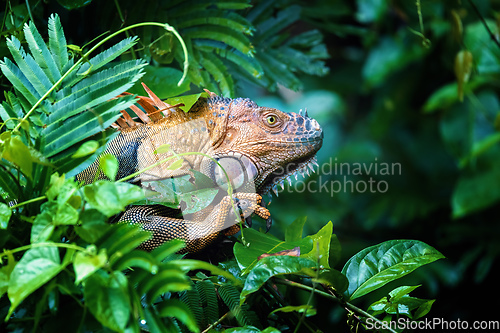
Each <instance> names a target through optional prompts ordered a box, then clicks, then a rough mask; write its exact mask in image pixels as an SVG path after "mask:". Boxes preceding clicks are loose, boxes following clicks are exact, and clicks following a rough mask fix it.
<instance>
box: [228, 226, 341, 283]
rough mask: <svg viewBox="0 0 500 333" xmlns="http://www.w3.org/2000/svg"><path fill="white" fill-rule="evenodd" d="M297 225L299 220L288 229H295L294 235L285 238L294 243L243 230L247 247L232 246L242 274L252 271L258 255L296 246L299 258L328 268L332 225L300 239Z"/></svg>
mask: <svg viewBox="0 0 500 333" xmlns="http://www.w3.org/2000/svg"><path fill="white" fill-rule="evenodd" d="M299 224H300V220H298V221H296V222H294V223H293V224H292V226H291V228H290V229H291V230H294V229H297V230H296V231H295V233H296V235H293V236H291V235H290V234H288V236H287V237H289V238H291V239H297V240H294V241H282V240H280V239H278V238H276V237H274V236H272V235H270V234H264V233H262V232H259V231H256V230H254V229H250V228H248V229H244V230H243V235H244V237H245V241H246V242H248V246H244V245H242V244H240V243H235V244H234V255H235V257H236V260H237V261H238V265H239V266H240V268H241V269H242V274H247V273H248V272H249V271H250V270H251V269H253V267H254V266H255V265H256V264H257V263H258V260H259V259H258V258H259V256H260V255H262V254H264V253H266V254H271V253H276V252H279V251H283V250H291V249H293V248H295V247H297V246H298V247H299V248H300V256H301V257H305V258H310V259H311V260H315V261H317V260H319V263H320V265H322V266H323V267H326V268H328V267H330V265H329V262H328V261H329V250H330V242H331V238H332V232H333V224H332V223H331V222H329V223H327V224H326V225H325V226H324V227H323V228H321V230H319V231H318V232H317V233H316V234H314V235H310V236H307V237H305V238H302V239H300V238H298V237H299V233H300V237H302V231H301V230H300V231H299V230H298V229H301V228H300V226H299ZM316 244H317V246H316Z"/></svg>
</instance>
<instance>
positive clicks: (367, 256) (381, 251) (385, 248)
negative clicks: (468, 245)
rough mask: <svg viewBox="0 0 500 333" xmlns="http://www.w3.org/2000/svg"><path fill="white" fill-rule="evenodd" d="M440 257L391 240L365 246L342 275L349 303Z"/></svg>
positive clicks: (416, 244) (431, 250)
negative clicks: (346, 282)
mask: <svg viewBox="0 0 500 333" xmlns="http://www.w3.org/2000/svg"><path fill="white" fill-rule="evenodd" d="M442 258H444V256H443V255H442V254H441V253H439V252H438V251H437V250H436V249H434V248H433V247H432V246H429V245H427V244H425V243H423V242H420V241H415V240H392V241H387V242H384V243H381V244H378V245H374V246H371V247H368V248H366V249H364V250H362V251H360V252H358V253H357V254H355V255H354V256H353V257H351V258H350V259H349V260H348V261H347V263H346V264H345V266H344V268H343V269H342V274H344V275H345V276H347V279H348V280H349V288H348V290H347V291H346V293H345V294H346V296H347V297H348V298H349V300H353V299H355V298H358V297H361V296H363V295H366V294H367V293H369V292H371V291H373V290H376V289H378V288H380V287H382V286H384V285H385V284H387V283H389V282H391V281H394V280H396V279H399V278H401V277H403V276H405V275H407V274H409V273H411V272H413V271H414V270H415V269H417V268H419V267H421V266H423V265H426V264H429V263H431V262H433V261H436V260H438V259H442Z"/></svg>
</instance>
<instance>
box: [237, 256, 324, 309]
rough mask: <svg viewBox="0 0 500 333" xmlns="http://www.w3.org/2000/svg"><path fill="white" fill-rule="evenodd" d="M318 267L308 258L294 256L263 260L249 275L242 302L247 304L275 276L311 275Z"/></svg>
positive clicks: (242, 293)
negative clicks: (250, 296)
mask: <svg viewBox="0 0 500 333" xmlns="http://www.w3.org/2000/svg"><path fill="white" fill-rule="evenodd" d="M316 267H317V263H316V262H314V261H312V260H310V259H307V258H300V257H292V256H271V257H265V258H262V259H261V260H259V262H258V263H257V264H256V265H255V266H254V268H253V269H252V270H251V271H250V273H248V276H247V278H246V280H245V286H244V287H243V290H242V291H241V300H240V302H241V303H243V302H245V299H246V298H247V297H248V295H250V294H251V293H254V292H256V291H257V290H259V289H260V288H261V287H262V286H263V285H264V283H265V282H266V281H267V280H269V279H270V278H271V277H273V276H277V275H283V274H301V275H303V274H306V275H310V274H309V273H310V272H311V269H314V268H316Z"/></svg>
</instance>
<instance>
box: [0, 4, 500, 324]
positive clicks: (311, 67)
mask: <svg viewBox="0 0 500 333" xmlns="http://www.w3.org/2000/svg"><path fill="white" fill-rule="evenodd" d="M97 3H99V4H98V5H99V10H98V11H97V10H96V9H97ZM51 13H58V14H51ZM493 14H494V11H493V8H491V7H490V4H489V2H486V1H484V2H481V4H479V3H478V4H477V6H476V5H475V4H474V3H473V2H472V1H468V2H455V1H449V2H430V1H417V2H416V5H415V2H414V1H395V2H390V3H389V2H384V1H381V2H372V1H363V0H358V1H356V2H351V1H338V2H335V4H334V5H333V4H330V2H329V1H326V0H325V1H316V2H314V3H312V4H308V5H305V4H303V3H301V2H299V1H287V0H283V1H276V2H274V1H273V2H271V1H252V2H248V1H242V0H238V1H202V0H193V1H159V2H158V3H155V4H154V5H146V6H145V5H144V4H143V3H139V2H137V1H127V0H123V1H114V2H109V1H108V2H105V3H104V2H102V3H101V2H99V1H97V0H94V1H89V0H87V1H63V0H58V1H48V2H47V3H41V2H40V3H37V4H34V5H33V4H32V7H29V6H28V5H27V3H25V2H18V1H7V4H6V7H5V10H4V12H3V15H2V17H3V21H2V29H1V33H2V35H4V36H5V37H7V39H6V42H5V43H3V42H2V44H0V55H1V56H2V57H5V58H4V59H3V60H2V61H1V62H0V69H1V71H2V75H3V76H2V77H1V78H0V80H1V83H2V89H3V90H4V92H5V93H4V101H3V102H2V104H1V106H0V118H1V119H2V123H1V130H0V154H1V157H2V159H1V160H0V244H1V245H2V248H3V249H4V251H3V253H2V254H1V255H2V257H1V264H2V266H1V268H0V295H2V296H1V298H0V315H1V316H3V317H4V318H5V319H6V322H5V323H4V324H3V325H4V327H3V328H5V329H7V330H17V331H32V330H35V331H42V332H43V331H48V332H51V331H55V330H64V331H108V330H111V331H150V332H171V331H172V332H177V331H181V332H185V331H191V332H199V331H210V330H213V331H221V330H224V329H225V330H226V331H228V332H259V331H265V332H275V331H290V332H293V331H295V332H298V331H315V330H317V329H321V330H324V331H329V330H331V328H332V325H333V324H334V325H337V326H338V327H339V328H340V329H341V330H342V329H346V327H345V323H343V322H345V319H347V325H348V327H349V328H351V329H357V328H362V327H364V328H365V329H368V330H370V329H373V328H374V326H377V327H379V328H380V327H385V328H387V330H388V331H396V330H397V329H395V328H394V327H392V326H390V327H389V326H388V325H385V324H384V323H387V321H389V320H391V319H392V320H398V319H399V318H405V319H406V320H408V321H412V322H417V321H418V320H421V319H422V318H423V317H424V316H427V317H429V316H430V317H445V318H446V319H448V320H453V319H456V318H458V317H461V318H464V317H465V318H466V319H468V320H476V319H491V317H489V318H488V317H481V318H479V317H477V314H476V313H474V312H473V311H470V310H468V309H467V306H466V305H464V306H463V308H460V309H456V307H455V305H456V304H458V301H457V300H459V299H461V298H462V297H463V294H462V292H459V291H458V290H460V289H459V288H465V287H469V288H471V287H470V286H471V285H472V284H474V283H488V281H489V280H491V279H492V277H491V271H490V268H491V267H492V265H493V263H494V261H495V258H496V256H497V253H498V250H499V247H498V245H497V244H496V240H495V231H496V228H497V227H496V225H495V223H494V219H492V218H489V217H488V216H489V215H488V214H491V213H495V212H496V210H497V208H496V207H495V206H494V204H495V203H496V202H498V200H499V199H500V192H499V191H498V190H497V189H496V186H495V185H496V180H498V178H499V176H498V172H499V170H500V169H499V168H498V163H499V161H500V160H499V157H498V156H500V155H499V154H498V152H497V150H498V149H499V146H498V139H499V138H500V136H499V135H498V133H497V131H498V119H497V118H498V110H499V105H500V104H499V102H498V98H497V94H496V91H497V90H498V85H497V84H496V83H497V77H498V73H499V72H500V44H499V43H498V41H497V38H496V36H497V34H498V23H497V22H498V20H497V21H495V20H493V18H494V16H493ZM73 20H78V22H80V23H81V24H79V25H75V24H70V22H72V21H73ZM61 22H62V24H61ZM72 23H74V22H72ZM46 26H48V29H46V28H45V27H46ZM106 31H112V32H113V33H109V32H107V33H105V32H106ZM102 33H105V34H103V35H101V34H102ZM97 36H99V37H97ZM120 38H122V39H120ZM329 56H330V57H331V59H328V57H329ZM326 74H328V75H326ZM311 75H313V76H314V77H311ZM139 81H143V82H145V83H146V84H147V85H148V86H149V87H150V88H151V89H152V90H153V91H154V92H155V93H156V94H157V95H158V96H160V97H161V98H174V97H175V98H176V99H175V100H176V101H177V102H185V104H188V103H191V104H192V103H193V99H194V100H195V99H196V98H197V97H198V96H199V94H195V95H192V94H191V95H189V93H191V92H194V93H198V92H200V91H201V89H202V88H208V89H210V90H212V91H215V92H218V93H222V94H223V95H225V96H236V95H240V96H245V97H252V98H254V99H255V100H256V101H257V102H259V104H265V105H268V106H275V107H278V108H280V109H282V110H294V111H296V109H298V108H305V107H307V109H308V112H309V114H310V115H312V116H313V117H314V118H316V119H317V120H318V121H319V122H320V123H321V125H322V126H323V129H324V131H325V143H324V147H323V148H322V150H320V152H319V156H318V157H319V158H318V160H319V165H320V166H319V167H318V169H317V170H316V171H317V173H316V174H314V175H312V176H308V177H306V178H305V179H304V180H299V181H297V182H295V183H293V184H291V185H290V186H288V185H287V186H286V187H285V188H284V190H283V191H281V193H280V195H279V199H274V200H273V203H272V205H271V206H270V209H271V212H272V213H273V218H274V226H273V228H272V230H271V233H270V234H265V233H263V232H260V231H257V230H256V229H258V226H259V225H261V224H260V223H262V221H254V227H253V229H245V230H244V231H243V232H242V235H240V237H239V239H238V240H236V242H235V243H234V246H233V247H232V248H231V249H229V251H227V249H225V252H223V254H222V255H221V254H220V253H216V252H217V251H218V250H219V249H220V248H216V249H208V250H207V251H206V253H204V254H203V257H202V258H203V259H205V260H207V261H208V260H209V261H210V262H211V263H212V264H209V263H207V262H206V261H203V260H198V259H200V258H196V259H193V257H185V256H183V255H179V254H176V252H177V251H179V250H180V249H181V248H182V246H183V244H182V242H180V241H173V242H170V243H167V244H165V245H164V246H162V247H160V248H158V249H157V250H155V251H153V252H151V253H147V252H144V251H140V250H137V249H136V247H137V246H138V245H139V244H140V243H141V242H143V241H144V240H146V239H147V238H148V237H149V234H147V233H146V232H143V231H141V230H139V229H138V228H136V227H133V226H129V225H126V224H109V223H108V222H110V221H111V220H112V217H113V216H114V215H116V214H117V213H118V212H120V211H123V210H124V209H125V207H126V206H127V205H129V204H132V203H134V202H138V201H140V200H142V199H143V192H142V190H141V189H140V188H139V187H137V186H135V185H132V184H129V183H127V182H124V181H120V180H117V181H97V182H95V183H94V184H91V185H86V186H81V185H80V184H77V183H76V182H75V181H74V180H73V178H72V177H73V176H74V175H75V174H77V173H78V172H79V171H81V170H83V169H84V168H85V167H86V166H88V165H89V163H91V162H92V161H93V160H95V159H96V158H97V157H98V156H99V154H100V153H101V152H102V150H103V148H104V146H105V144H106V142H108V141H109V140H110V139H111V138H113V137H114V136H115V135H116V132H115V131H114V130H110V129H108V127H109V125H110V124H111V123H113V122H114V121H115V120H116V119H117V118H118V117H119V115H120V114H119V112H118V111H119V110H122V109H126V108H128V107H129V106H130V105H131V104H132V103H133V97H132V96H122V97H120V98H117V99H113V97H115V96H117V95H118V94H120V93H121V92H123V91H126V90H127V91H131V92H134V93H140V94H143V91H142V90H141V88H140V84H138V83H139ZM290 89H291V90H297V89H300V92H299V93H298V94H297V93H295V94H294V93H292V92H291V90H290ZM264 91H270V92H276V93H277V94H279V95H281V98H280V99H278V98H276V97H272V96H262V94H263V92H264ZM179 95H182V96H180V97H178V96H179ZM101 167H102V169H103V172H104V173H106V175H108V176H109V178H110V179H114V178H115V176H116V162H115V161H113V160H112V159H102V160H101ZM303 215H308V217H307V218H306V217H301V216H303ZM328 221H333V223H332V222H328ZM334 225H335V233H334ZM304 233H305V234H308V235H309V236H306V237H304V236H303V234H304ZM393 239H396V240H393ZM410 239H418V240H410ZM423 241H425V243H424V242H423ZM341 244H342V248H343V249H342V251H341ZM428 244H432V245H433V246H434V247H433V246H430V245H428ZM436 249H438V250H439V251H438V250H436ZM280 251H283V252H280ZM277 252H280V253H279V255H271V256H267V257H263V258H262V257H260V256H261V255H262V254H276V253H277ZM440 252H443V253H445V254H446V256H447V257H448V258H449V259H448V260H446V261H444V260H440V261H438V262H437V263H436V264H433V265H429V266H426V267H425V268H422V269H419V270H417V271H416V272H415V273H413V274H411V275H409V274H410V273H412V272H413V271H415V270H416V269H417V268H419V267H421V266H423V265H426V264H428V263H431V262H434V261H436V260H437V259H441V258H444V256H443V255H442V254H441V253H440ZM476 262H477V263H476ZM341 267H343V268H341ZM419 272H420V274H419ZM400 278H402V280H399V279H400ZM395 280H397V282H394V281H395ZM420 285H424V286H425V288H419V289H417V288H418V287H419V286H420ZM452 288H456V289H452ZM410 293H412V296H410V295H409V294H410ZM415 295H418V296H421V297H422V298H420V297H416V296H415ZM429 298H432V299H429ZM434 298H437V301H436V302H435V300H434ZM450 302H455V303H450ZM439 303H441V305H439ZM450 304H452V305H453V306H452V307H450V306H449V305H450ZM429 311H430V312H429ZM483 314H484V315H487V314H488V313H487V312H485V311H483ZM384 321H385V322H384ZM375 324H376V325H375Z"/></svg>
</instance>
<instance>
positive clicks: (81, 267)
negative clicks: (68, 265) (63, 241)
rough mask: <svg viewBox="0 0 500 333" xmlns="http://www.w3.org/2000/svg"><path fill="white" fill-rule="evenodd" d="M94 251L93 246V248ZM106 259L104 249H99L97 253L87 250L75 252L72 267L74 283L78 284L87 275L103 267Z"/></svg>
mask: <svg viewBox="0 0 500 333" xmlns="http://www.w3.org/2000/svg"><path fill="white" fill-rule="evenodd" d="M94 251H95V248H94ZM107 260H108V256H107V255H106V250H105V249H101V250H100V251H99V253H98V254H91V253H87V252H81V251H80V252H77V253H76V255H75V258H74V259H73V267H74V269H75V275H76V279H75V283H76V284H79V283H80V282H82V281H83V280H84V279H86V278H87V277H88V276H90V275H91V274H93V273H94V272H96V271H97V270H98V269H100V268H101V267H103V266H104V265H105V264H106V262H107Z"/></svg>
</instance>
